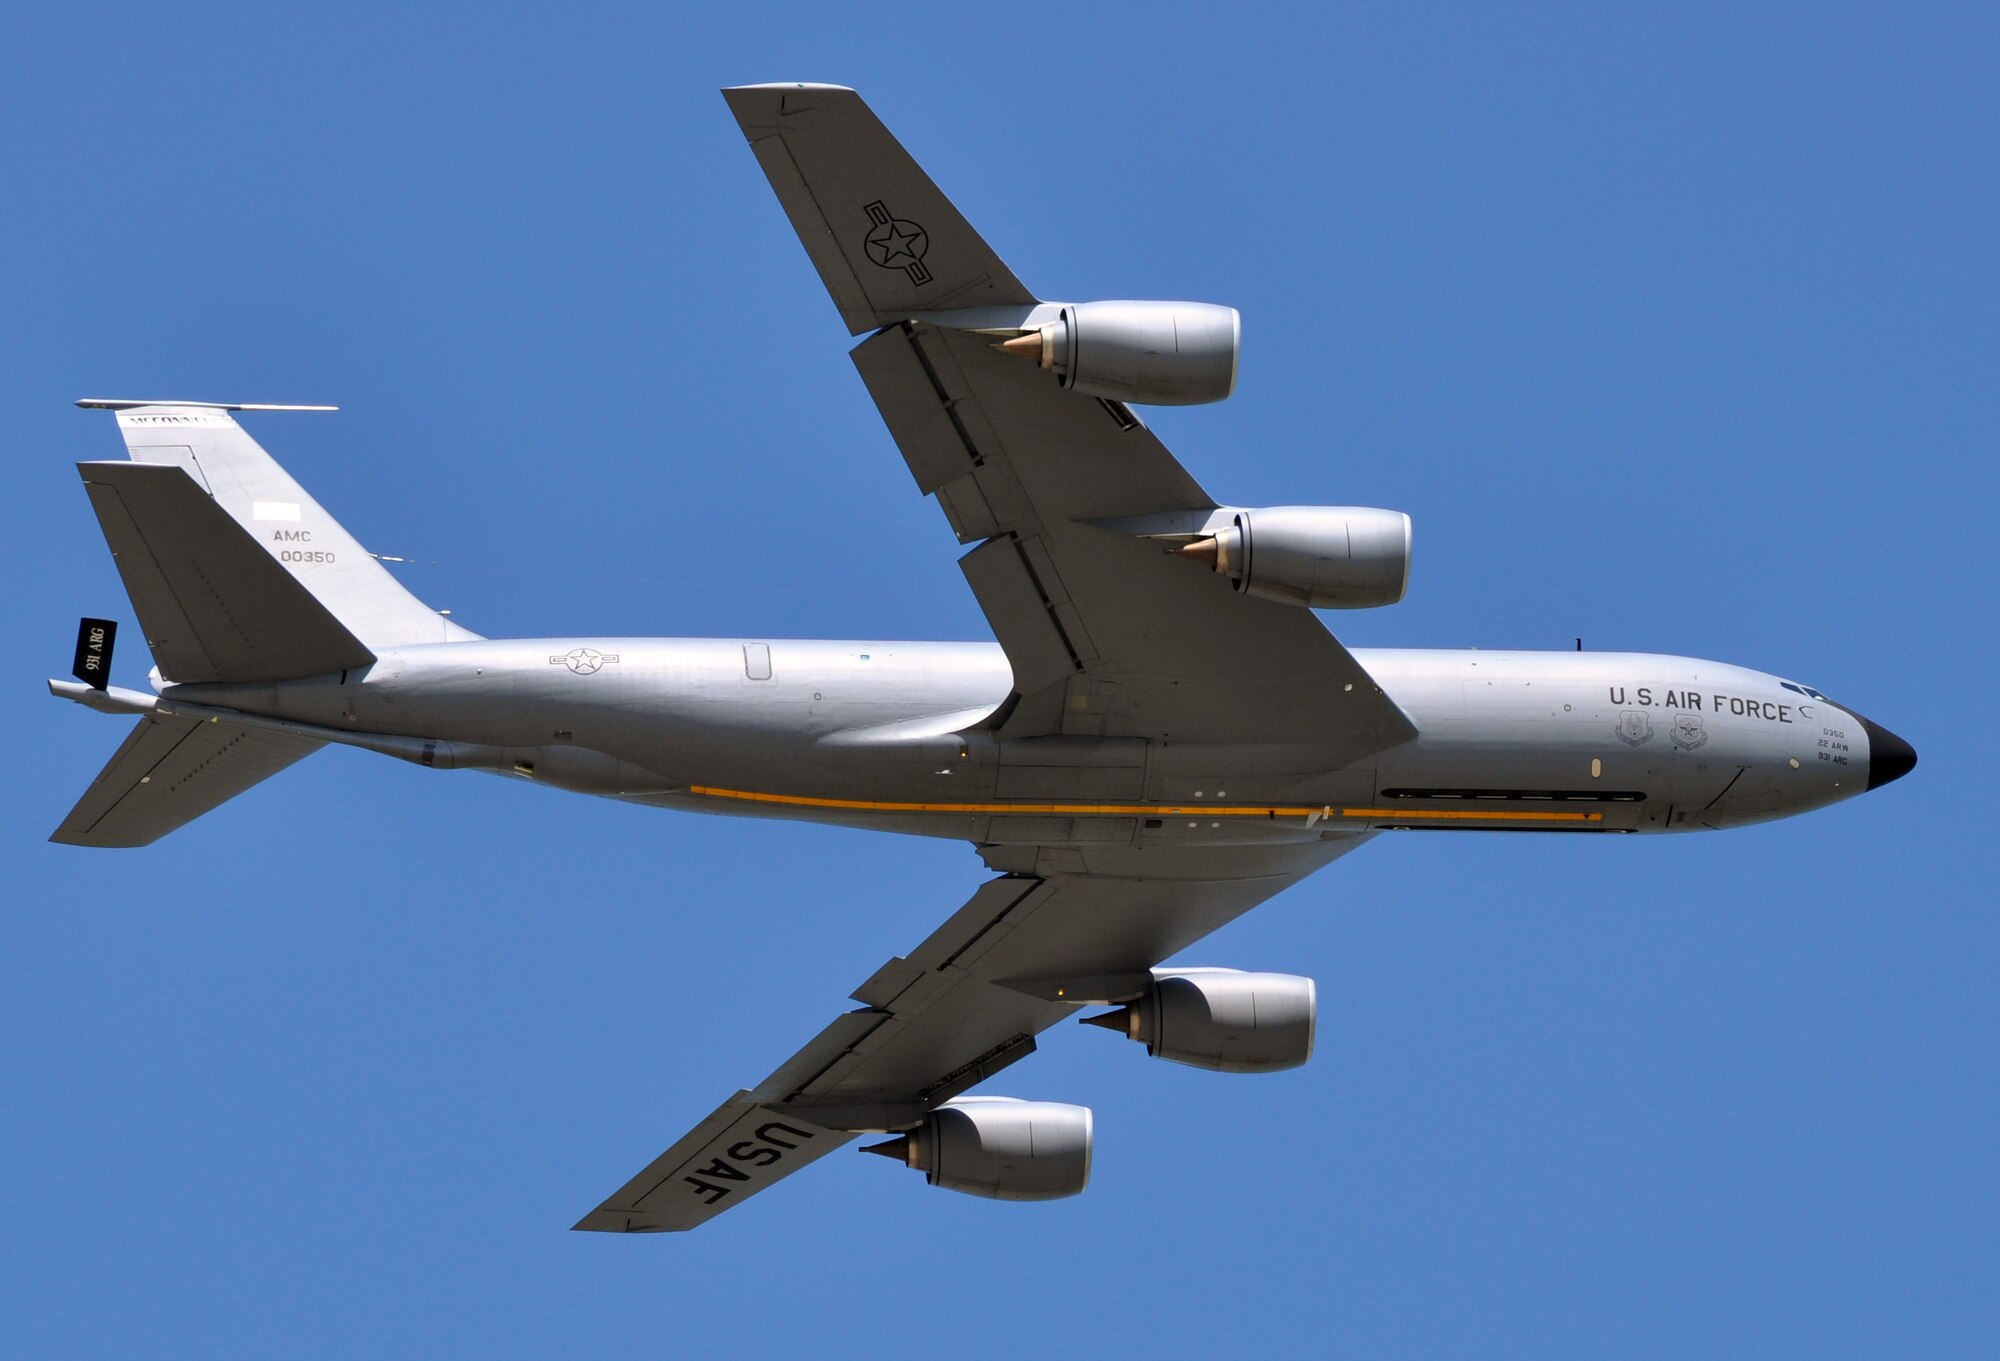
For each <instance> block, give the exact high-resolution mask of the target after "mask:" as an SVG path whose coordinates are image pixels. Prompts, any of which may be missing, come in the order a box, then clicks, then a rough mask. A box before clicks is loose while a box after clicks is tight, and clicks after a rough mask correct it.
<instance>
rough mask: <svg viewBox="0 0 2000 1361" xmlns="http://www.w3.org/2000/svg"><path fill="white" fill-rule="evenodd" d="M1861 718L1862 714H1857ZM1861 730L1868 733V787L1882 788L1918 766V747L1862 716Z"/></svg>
mask: <svg viewBox="0 0 2000 1361" xmlns="http://www.w3.org/2000/svg"><path fill="white" fill-rule="evenodd" d="M1855 717H1856V718H1861V715H1860V714H1856V715H1855ZM1861 730H1862V731H1863V732H1865V733H1867V734H1868V787H1869V788H1870V789H1880V788H1881V787H1882V786H1883V785H1885V784H1888V783H1889V782H1890V781H1891V780H1900V779H1902V778H1903V777H1904V776H1905V775H1907V774H1909V773H1910V771H1912V770H1913V769H1915V768H1916V764H1917V749H1916V748H1915V747H1913V746H1911V745H1910V744H1909V743H1908V742H1905V741H1904V740H1903V739H1902V738H1900V737H1898V736H1896V734H1894V733H1892V732H1890V731H1889V730H1888V729H1887V728H1885V727H1883V726H1882V725H1881V724H1880V723H1870V722H1869V721H1868V720H1867V719H1865V718H1861Z"/></svg>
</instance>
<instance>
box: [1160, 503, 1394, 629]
mask: <svg viewBox="0 0 2000 1361" xmlns="http://www.w3.org/2000/svg"><path fill="white" fill-rule="evenodd" d="M1178 551H1179V552H1180V554H1181V555H1182V556H1183V557H1187V558H1192V559H1194V560H1195V561H1197V562H1201V563H1204V564H1206V565H1207V566H1209V567H1212V568H1214V569H1215V570H1216V571H1217V572H1220V573H1222V574H1224V575H1226V576H1227V577H1228V578H1229V579H1230V580H1231V581H1232V582H1234V583H1235V585H1236V589H1237V590H1238V591H1241V592H1242V593H1243V594H1245V595H1254V596H1260V597H1262V598H1263V599H1265V600H1277V601H1282V602H1283V603H1285V604H1287V605H1308V606H1311V607H1312V608H1313V609H1318V610H1365V609H1371V608H1373V607H1375V606H1377V605H1393V604H1395V603H1396V602H1397V601H1399V600H1401V599H1402V598H1403V593H1404V592H1405V591H1407V590H1408V589H1409V585H1410V517H1409V516H1407V515H1405V514H1403V513H1402V512H1401V511H1399V510H1370V509H1368V508H1366V507H1362V506H1268V507H1265V508H1264V509H1262V510H1239V511H1237V512H1235V514H1234V515H1233V516H1232V517H1231V519H1230V523H1229V524H1228V525H1227V526H1225V527H1224V528H1222V529H1221V530H1219V531H1217V532H1215V533H1212V534H1208V535H1205V536H1203V537H1202V538H1199V539H1196V540H1195V541H1194V542H1192V543H1189V544H1186V545H1185V546H1183V547H1182V548H1180V549H1179V550H1178Z"/></svg>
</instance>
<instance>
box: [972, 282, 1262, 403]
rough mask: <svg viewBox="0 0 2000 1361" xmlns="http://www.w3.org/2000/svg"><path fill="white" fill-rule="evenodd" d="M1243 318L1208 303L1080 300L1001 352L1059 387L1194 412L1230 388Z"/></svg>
mask: <svg viewBox="0 0 2000 1361" xmlns="http://www.w3.org/2000/svg"><path fill="white" fill-rule="evenodd" d="M1242 343H1243V319H1242V317H1240V316H1238V315H1237V312H1236V309H1235V308H1233V307H1222V306H1218V305H1217V304H1215V303H1209V302H1080V303H1067V304H1064V305H1063V308H1062V310H1061V312H1060V313H1059V314H1058V316H1057V318H1056V320H1054V321H1052V322H1050V323H1048V324H1047V325H1046V326H1043V327H1041V328H1040V329H1039V330H1034V331H1029V332H1028V333H1027V334H1025V335H1023V336H1021V337H1019V338H1018V339H1015V340H1010V341H1008V342H1007V343H1006V344H1004V345H1002V346H1001V347H1000V348H1001V349H1003V350H1006V351H1007V352H1009V353H1010V354H1018V355H1021V356H1023V357H1024V358H1028V359H1033V360H1036V361H1038V362H1039V363H1040V364H1041V366H1042V367H1043V368H1045V369H1050V370H1053V371H1054V373H1055V375H1056V377H1057V379H1058V380H1059V381H1060V382H1061V384H1062V386H1063V387H1065V388H1074V389H1075V390H1076V391H1078V392H1082V393H1087V394H1089V395H1090V396H1092V397H1108V398H1110V399H1112V400H1113V401H1119V402H1137V403H1139V404H1141V405H1147V406H1198V405H1200V404H1201V403H1203V402H1219V401H1221V400H1222V399H1223V398H1225V397H1227V396H1228V395H1229V394H1230V393H1231V392H1234V391H1235V390H1236V359H1237V354H1238V352H1239V351H1240V350H1241V348H1242Z"/></svg>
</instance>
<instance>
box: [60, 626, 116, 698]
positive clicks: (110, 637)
mask: <svg viewBox="0 0 2000 1361" xmlns="http://www.w3.org/2000/svg"><path fill="white" fill-rule="evenodd" d="M117 640H118V621H117V620H115V619H85V620H82V621H81V622H79V623H78V624H77V626H76V661H75V662H74V663H73V664H72V665H71V666H70V669H69V673H70V674H71V675H72V676H75V677H76V678H77V679H78V680H80V681H82V682H84V684H86V685H94V686H96V687H97V688H98V689H100V690H102V689H104V688H105V687H106V686H108V685H110V684H111V645H112V644H113V643H115V642H116V641H117Z"/></svg>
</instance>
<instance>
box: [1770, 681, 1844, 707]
mask: <svg viewBox="0 0 2000 1361" xmlns="http://www.w3.org/2000/svg"><path fill="white" fill-rule="evenodd" d="M1778 684H1779V685H1782V686H1783V687H1784V688H1785V689H1787V690H1790V691H1791V692H1792V693H1793V694H1795V695H1805V696H1807V697H1808V698H1811V699H1816V700H1818V701H1820V702H1821V703H1822V704H1831V703H1833V701H1832V700H1830V699H1828V698H1827V697H1826V696H1825V695H1822V694H1821V693H1820V692H1819V691H1817V690H1815V689H1813V688H1812V687H1811V686H1810V685H1794V684H1792V683H1791V682H1790V681H1788V680H1781V681H1779V682H1778Z"/></svg>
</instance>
